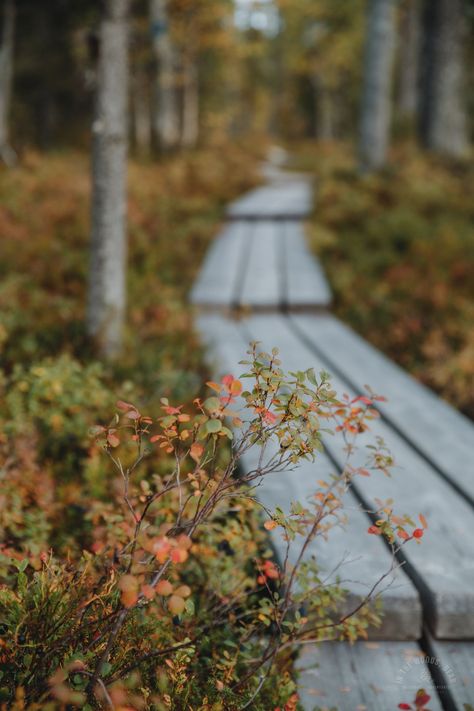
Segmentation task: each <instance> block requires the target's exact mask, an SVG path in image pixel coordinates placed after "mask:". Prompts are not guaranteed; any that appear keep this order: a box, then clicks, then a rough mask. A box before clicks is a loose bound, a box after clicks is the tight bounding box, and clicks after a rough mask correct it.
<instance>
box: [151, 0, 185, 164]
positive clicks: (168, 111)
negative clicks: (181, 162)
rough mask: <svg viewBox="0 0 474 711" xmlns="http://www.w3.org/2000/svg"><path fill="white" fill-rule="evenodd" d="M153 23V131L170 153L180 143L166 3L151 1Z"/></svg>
mask: <svg viewBox="0 0 474 711" xmlns="http://www.w3.org/2000/svg"><path fill="white" fill-rule="evenodd" d="M150 21H151V31H152V37H153V51H154V55H155V64H156V74H155V76H156V81H155V90H154V102H153V112H152V113H153V131H154V135H155V139H156V142H157V144H158V146H159V147H160V148H162V149H163V150H165V151H167V150H172V149H173V148H176V146H177V145H178V142H179V111H178V97H177V92H176V50H175V47H174V45H173V41H172V38H171V35H170V26H169V17H168V3H167V0H150Z"/></svg>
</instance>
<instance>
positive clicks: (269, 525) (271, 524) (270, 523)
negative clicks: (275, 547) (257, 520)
mask: <svg viewBox="0 0 474 711" xmlns="http://www.w3.org/2000/svg"><path fill="white" fill-rule="evenodd" d="M277 526H278V524H277V522H276V521H265V523H264V524H263V527H264V528H266V529H267V531H273V529H274V528H276V527H277Z"/></svg>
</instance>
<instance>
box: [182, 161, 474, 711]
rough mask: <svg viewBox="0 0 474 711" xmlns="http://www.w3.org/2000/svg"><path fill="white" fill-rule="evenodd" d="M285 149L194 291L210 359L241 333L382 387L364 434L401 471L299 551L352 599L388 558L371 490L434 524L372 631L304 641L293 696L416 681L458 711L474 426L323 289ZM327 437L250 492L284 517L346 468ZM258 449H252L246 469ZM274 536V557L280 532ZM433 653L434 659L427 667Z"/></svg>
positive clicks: (374, 693)
mask: <svg viewBox="0 0 474 711" xmlns="http://www.w3.org/2000/svg"><path fill="white" fill-rule="evenodd" d="M282 160H283V154H282V152H281V151H279V150H275V151H274V152H273V155H272V157H271V160H270V161H269V163H268V164H267V165H266V166H265V167H264V175H265V177H266V182H265V184H264V185H263V186H262V187H259V188H257V189H256V190H253V191H252V192H250V193H248V194H247V195H244V196H243V197H242V198H240V199H239V200H237V201H236V202H234V203H233V204H232V205H231V206H230V207H229V210H228V222H227V224H226V226H225V228H224V229H223V231H222V233H221V234H220V235H219V236H218V237H217V239H216V240H215V242H214V244H213V245H212V247H211V249H210V251H209V253H208V255H207V258H206V260H205V263H204V265H203V267H202V270H201V273H200V275H199V278H198V280H197V282H196V284H195V286H194V288H193V291H192V294H191V300H192V303H193V304H194V306H195V307H196V324H197V328H198V330H199V333H200V335H201V338H202V340H203V342H204V343H205V344H206V345H207V347H208V353H209V360H210V362H211V364H212V367H213V368H214V370H215V372H216V374H217V375H219V374H223V373H233V374H234V375H235V376H238V375H240V373H241V370H242V366H239V361H240V360H242V358H243V357H244V355H245V352H246V349H247V347H248V343H249V341H255V340H258V341H260V342H261V343H262V346H263V349H264V350H266V351H270V350H271V349H272V348H273V347H275V346H276V347H278V348H279V350H280V355H281V359H282V364H283V367H284V368H285V369H286V370H293V371H295V370H305V369H307V368H310V367H314V368H315V370H316V371H320V370H325V371H328V372H329V373H330V374H331V377H332V382H333V384H334V386H335V388H336V390H337V391H338V392H340V393H342V392H345V393H349V395H353V396H356V395H359V394H361V393H363V392H364V387H365V385H366V384H369V385H370V386H371V387H372V388H373V390H375V392H377V393H380V394H383V395H385V396H386V397H387V402H386V403H381V404H380V408H379V410H380V415H381V417H380V419H379V420H377V421H376V422H375V423H374V425H373V426H372V428H371V430H372V431H371V433H370V436H371V437H372V438H373V437H374V436H381V437H383V439H384V441H385V442H386V444H387V445H388V447H389V448H390V450H391V452H392V453H393V454H394V456H395V459H396V463H397V469H396V473H395V475H394V476H393V477H391V478H387V477H382V476H380V477H376V476H373V477H370V478H367V479H366V480H364V483H363V485H361V484H360V483H357V485H353V486H352V488H351V490H350V491H348V492H347V495H346V501H345V506H346V509H347V511H348V512H349V521H348V524H347V526H346V528H345V529H344V530H341V529H340V528H337V529H333V531H331V535H330V536H329V540H328V541H327V542H324V541H321V540H320V539H317V541H315V542H314V544H312V548H311V549H310V550H308V556H309V555H316V556H317V560H318V562H319V565H320V567H321V568H322V570H324V571H326V573H327V574H329V576H330V579H331V572H330V571H334V569H335V568H336V567H337V575H339V576H342V578H343V579H344V581H345V582H344V587H345V588H346V589H347V590H348V591H349V594H350V598H351V599H354V600H358V599H360V598H361V597H362V596H363V595H365V594H367V592H368V590H369V589H370V588H371V587H372V585H373V584H374V583H375V582H376V581H377V580H378V579H379V578H380V577H381V576H382V575H383V574H384V573H385V572H386V570H387V569H388V568H389V567H390V556H391V553H390V551H389V550H388V547H386V545H385V544H384V542H383V541H382V540H381V538H380V537H378V536H369V535H368V534H367V528H368V526H370V524H371V520H370V518H369V514H368V513H367V511H368V510H369V511H370V510H374V509H376V508H377V505H376V503H375V501H376V499H382V500H386V499H389V498H392V499H393V500H394V501H395V502H396V505H397V507H398V508H399V510H401V511H403V512H406V513H409V514H410V515H413V516H416V515H417V514H418V512H420V511H421V512H422V513H423V515H424V516H425V517H426V518H427V519H428V521H429V529H428V532H427V535H426V536H425V537H424V539H423V544H422V545H420V546H418V545H413V546H409V547H407V548H406V551H407V552H406V553H403V554H402V553H400V555H399V563H401V566H400V567H398V568H397V570H395V571H394V572H393V574H391V579H390V584H388V585H384V587H383V589H382V590H381V592H380V597H381V599H382V603H383V610H384V618H383V622H382V626H381V627H380V628H379V629H374V630H371V631H370V641H369V642H358V643H356V644H355V645H353V646H351V645H349V644H347V643H333V642H326V643H324V644H322V645H320V646H319V647H317V648H314V647H307V648H305V649H304V652H303V654H302V655H301V657H300V664H301V665H302V667H304V668H305V669H306V671H304V672H303V673H302V674H301V677H300V688H299V693H300V696H301V701H302V703H303V705H304V707H305V709H308V710H311V709H313V708H315V707H328V708H329V707H333V706H336V707H337V708H339V709H341V710H344V709H347V710H348V711H349V710H352V709H359V710H362V709H367V710H368V711H372V709H392V708H393V709H395V708H397V706H398V704H399V703H400V702H407V701H408V702H410V701H411V700H412V699H413V697H414V695H415V693H416V691H417V689H419V688H420V687H422V688H425V689H426V690H427V693H428V694H430V695H431V697H432V700H431V701H430V704H429V707H430V709H431V711H435V710H437V709H450V710H451V709H459V710H460V711H461V709H463V708H464V704H469V703H472V702H473V700H474V675H473V669H474V643H473V642H471V641H470V640H472V639H473V638H474V539H473V538H472V537H470V536H469V535H468V533H467V532H469V531H472V530H474V510H473V504H474V470H473V466H472V456H471V453H472V443H473V442H474V426H473V425H472V423H471V422H470V421H469V420H467V419H466V418H464V417H463V416H462V415H461V414H459V413H458V412H457V411H456V410H454V409H453V408H451V407H450V406H449V405H447V404H446V403H445V402H444V401H442V400H441V399H440V398H438V397H437V396H435V395H434V394H433V393H432V392H431V391H429V390H428V389H426V388H425V387H424V386H422V385H421V384H419V383H418V382H416V381H415V380H414V379H413V378H412V377H411V376H409V375H408V374H407V373H406V372H404V371H403V370H402V369H400V368H399V367H398V366H397V365H395V364H394V363H393V362H391V361H390V360H388V359H387V358H386V357H385V356H384V355H383V354H381V353H380V352H379V351H377V350H376V349H374V348H373V347H372V346H371V345H369V344H368V343H367V342H366V341H364V340H363V339H362V338H360V337H359V336H358V335H357V334H355V333H354V332H353V331H351V330H350V329H349V328H348V327H347V326H346V325H344V324H343V323H342V322H341V321H339V320H338V319H336V318H335V317H333V316H332V315H331V314H330V313H329V309H330V303H331V291H330V287H329V285H328V284H327V281H326V279H325V276H324V273H323V270H322V269H321V266H320V265H319V263H318V261H317V260H316V258H315V257H314V256H313V255H312V254H310V252H309V250H308V247H307V245H306V241H305V236H304V219H305V217H306V216H307V215H308V214H309V212H310V211H311V209H312V187H311V184H310V182H309V180H308V178H307V177H306V176H304V175H301V174H296V173H289V172H286V171H283V170H282V169H281V163H282ZM364 437H365V435H364ZM324 445H325V452H324V453H323V454H321V456H320V457H318V458H317V461H316V462H315V463H309V462H306V463H304V464H301V465H299V466H298V469H297V471H293V472H291V473H289V472H283V473H278V474H274V475H272V476H271V477H268V478H266V479H265V480H264V481H263V483H262V484H261V485H260V486H259V488H258V495H259V498H260V499H261V501H262V502H263V503H264V504H265V506H266V507H268V508H270V509H275V507H277V506H278V507H280V508H281V509H283V510H284V511H285V512H287V511H288V510H289V506H290V502H291V501H297V500H300V501H304V500H305V499H307V497H309V496H310V495H311V494H312V493H313V492H314V489H315V482H316V480H318V479H324V478H325V477H328V476H329V475H330V474H331V472H334V471H338V470H339V471H340V470H341V467H342V466H343V465H344V460H345V452H344V451H343V447H342V444H341V443H338V442H337V441H336V439H335V438H331V437H328V438H327V439H326V440H325V441H324ZM254 459H255V455H254V454H252V453H250V454H249V455H247V456H246V458H245V460H244V462H243V464H244V466H245V467H252V466H254V464H255V461H254ZM360 463H361V462H359V464H360ZM290 477H291V479H290ZM357 481H358V482H359V481H360V478H359V479H358V480H357ZM270 536H271V537H272V543H273V546H274V548H275V550H276V553H277V555H278V554H280V556H281V555H283V551H284V544H283V542H282V540H281V537H280V534H277V533H275V532H273V531H272V532H271V533H270ZM404 550H405V549H404ZM342 560H343V561H344V564H343V566H342V570H341V567H339V566H338V563H339V562H340V561H342ZM335 579H336V573H335V572H333V573H332V580H333V581H335ZM453 640H454V641H453ZM427 657H432V658H433V659H435V661H434V663H430V664H428V667H427V665H426V662H427Z"/></svg>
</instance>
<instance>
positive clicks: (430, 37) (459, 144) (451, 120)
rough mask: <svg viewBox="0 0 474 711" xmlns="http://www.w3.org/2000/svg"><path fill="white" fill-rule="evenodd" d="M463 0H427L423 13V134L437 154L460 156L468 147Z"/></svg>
mask: <svg viewBox="0 0 474 711" xmlns="http://www.w3.org/2000/svg"><path fill="white" fill-rule="evenodd" d="M464 10H465V7H464V3H463V0H428V1H427V2H426V3H425V12H424V35H425V39H424V50H423V82H422V86H423V94H422V113H421V137H422V140H423V142H424V143H425V145H426V146H427V147H428V148H430V149H432V150H434V151H437V152H438V153H443V154H445V155H448V156H451V157H454V158H461V157H463V156H465V155H466V153H467V151H468V148H469V139H468V126H467V114H466V106H465V101H466V97H465V95H466V91H465V89H466V84H465V80H466V77H465V66H464V65H465V51H466V46H465V41H466V37H467V29H468V28H467V21H466V16H465V13H464Z"/></svg>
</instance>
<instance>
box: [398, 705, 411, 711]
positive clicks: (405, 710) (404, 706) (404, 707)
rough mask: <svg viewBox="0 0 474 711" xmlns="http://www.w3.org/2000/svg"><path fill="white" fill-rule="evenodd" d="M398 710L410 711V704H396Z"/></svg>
mask: <svg viewBox="0 0 474 711" xmlns="http://www.w3.org/2000/svg"><path fill="white" fill-rule="evenodd" d="M398 708H399V709H404V711H408V709H411V706H410V704H398Z"/></svg>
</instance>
